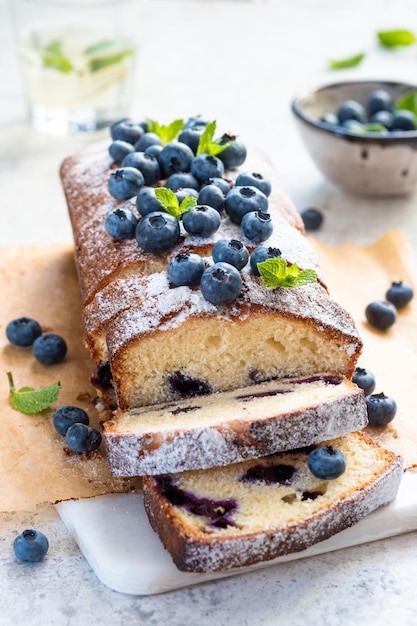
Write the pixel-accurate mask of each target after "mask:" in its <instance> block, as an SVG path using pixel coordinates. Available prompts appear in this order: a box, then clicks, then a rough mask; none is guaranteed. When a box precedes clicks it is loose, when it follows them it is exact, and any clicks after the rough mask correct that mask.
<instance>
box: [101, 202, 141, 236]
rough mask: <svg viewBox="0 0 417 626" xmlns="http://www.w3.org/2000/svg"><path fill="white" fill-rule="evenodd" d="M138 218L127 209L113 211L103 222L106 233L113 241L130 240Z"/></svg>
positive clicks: (133, 234)
mask: <svg viewBox="0 0 417 626" xmlns="http://www.w3.org/2000/svg"><path fill="white" fill-rule="evenodd" d="M137 223H138V218H137V217H136V215H135V214H134V213H132V211H130V210H129V209H123V208H119V209H113V211H110V213H108V215H107V216H106V219H105V220H104V227H105V229H106V232H107V233H108V234H109V235H110V237H113V239H131V238H132V237H134V236H135V229H136V224H137Z"/></svg>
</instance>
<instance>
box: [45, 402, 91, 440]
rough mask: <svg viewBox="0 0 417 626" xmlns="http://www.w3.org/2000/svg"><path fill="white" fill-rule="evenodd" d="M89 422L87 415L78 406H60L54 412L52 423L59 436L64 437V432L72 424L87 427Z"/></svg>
mask: <svg viewBox="0 0 417 626" xmlns="http://www.w3.org/2000/svg"><path fill="white" fill-rule="evenodd" d="M89 422H90V420H89V417H88V415H87V413H86V412H85V411H84V410H83V409H81V408H80V407H78V406H60V407H59V408H58V409H56V411H55V412H54V415H53V418H52V423H53V425H54V428H55V430H56V431H57V432H58V433H59V434H60V435H64V437H65V435H66V432H67V430H68V428H69V427H70V426H72V425H73V424H85V425H86V426H88V424H89Z"/></svg>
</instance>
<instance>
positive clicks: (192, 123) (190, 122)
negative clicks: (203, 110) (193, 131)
mask: <svg viewBox="0 0 417 626" xmlns="http://www.w3.org/2000/svg"><path fill="white" fill-rule="evenodd" d="M209 123H210V120H206V119H204V117H203V116H202V115H201V114H198V115H192V116H191V117H189V118H188V119H187V120H186V121H185V123H184V128H196V127H199V126H200V127H201V126H202V127H205V126H207V124H209Z"/></svg>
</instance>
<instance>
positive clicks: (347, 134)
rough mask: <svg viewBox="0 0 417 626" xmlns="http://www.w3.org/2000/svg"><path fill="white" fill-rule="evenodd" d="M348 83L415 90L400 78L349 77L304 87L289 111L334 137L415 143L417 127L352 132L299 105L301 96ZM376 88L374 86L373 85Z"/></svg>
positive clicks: (414, 87) (379, 141)
mask: <svg viewBox="0 0 417 626" xmlns="http://www.w3.org/2000/svg"><path fill="white" fill-rule="evenodd" d="M349 85H375V86H376V85H379V88H381V89H382V88H383V86H384V85H385V87H386V88H389V87H391V88H392V87H405V88H407V90H410V91H411V90H415V91H417V85H415V84H413V83H407V82H404V81H400V80H380V79H378V78H370V79H357V80H354V79H351V80H340V81H334V82H329V83H324V84H322V85H319V86H317V87H312V88H310V89H305V90H304V91H303V92H302V93H300V95H298V96H295V97H294V98H293V99H292V101H291V111H292V113H293V114H294V115H295V117H296V118H298V119H300V120H301V121H302V122H304V123H306V124H307V125H309V126H311V127H312V128H316V129H318V130H321V131H324V132H325V133H327V134H329V135H332V136H334V137H337V138H340V139H347V140H349V141H357V142H362V143H363V142H364V143H378V144H394V143H402V144H407V143H415V142H416V139H417V129H416V130H407V131H391V132H390V133H388V134H386V135H380V134H378V133H372V132H368V133H355V132H352V131H350V130H348V129H346V128H344V127H343V126H336V127H335V126H333V125H332V124H329V123H328V122H324V121H323V120H320V119H317V118H315V117H312V116H311V115H308V114H307V113H306V112H305V111H304V110H303V108H302V106H301V100H302V98H305V97H306V96H311V95H314V94H316V93H319V92H320V91H325V90H326V89H334V88H337V87H340V86H349ZM375 88H376V87H375Z"/></svg>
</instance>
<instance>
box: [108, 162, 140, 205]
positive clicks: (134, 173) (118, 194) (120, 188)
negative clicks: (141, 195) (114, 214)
mask: <svg viewBox="0 0 417 626" xmlns="http://www.w3.org/2000/svg"><path fill="white" fill-rule="evenodd" d="M144 184H145V179H144V177H143V174H142V172H140V171H139V170H137V169H136V168H135V167H119V168H118V169H117V170H114V171H113V172H111V173H110V177H109V182H108V187H109V192H110V193H111V195H112V196H113V198H116V200H128V199H129V198H133V196H136V195H137V193H138V192H139V190H140V189H142V187H143V185H144Z"/></svg>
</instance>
